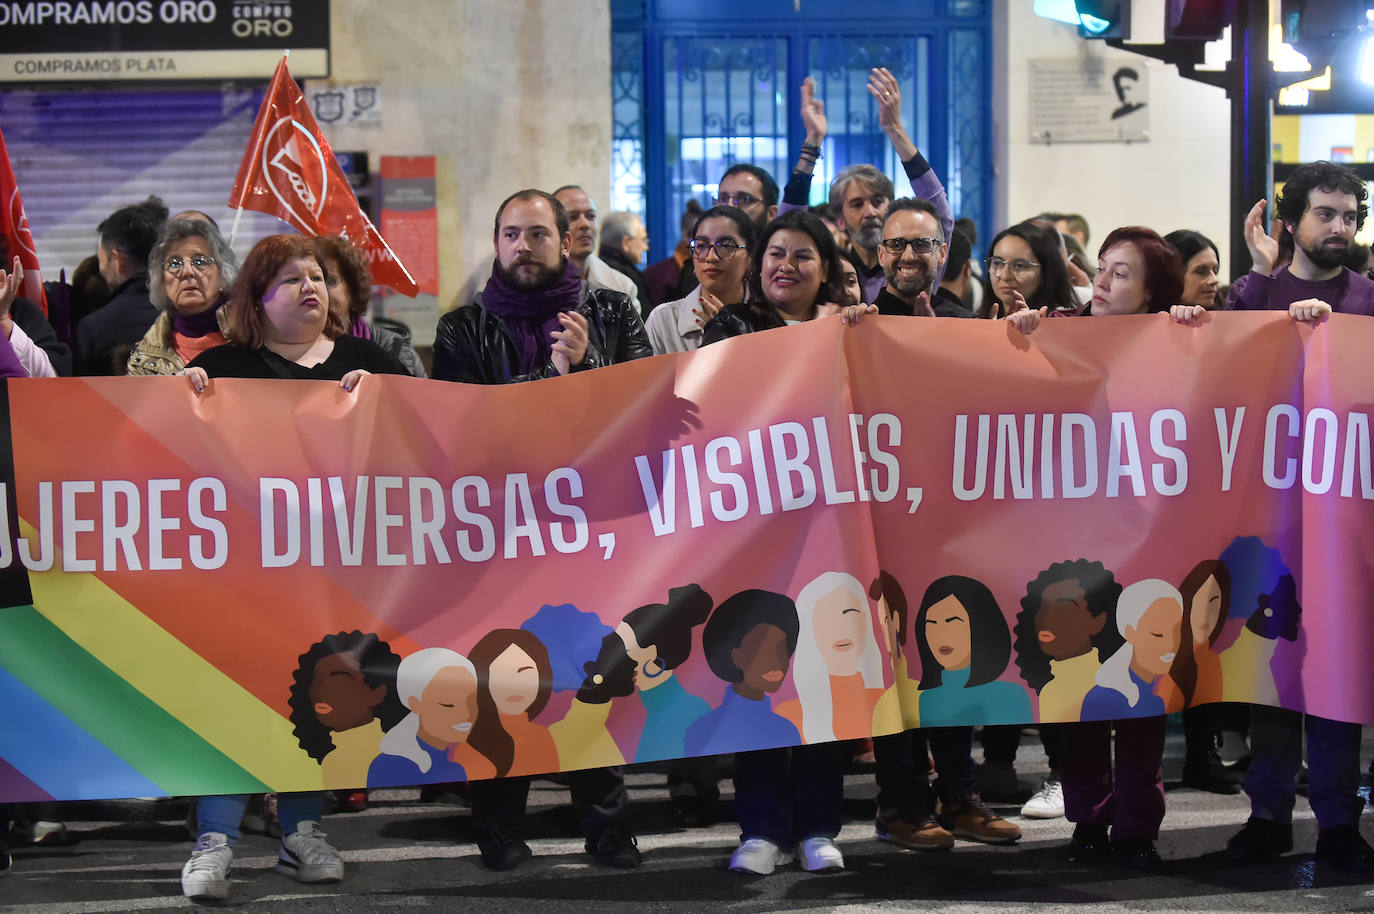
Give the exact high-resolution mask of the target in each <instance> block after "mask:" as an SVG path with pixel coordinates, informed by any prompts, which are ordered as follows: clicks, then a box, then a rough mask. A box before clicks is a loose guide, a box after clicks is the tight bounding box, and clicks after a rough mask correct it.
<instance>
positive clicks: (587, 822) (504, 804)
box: [468, 765, 629, 838]
mask: <svg viewBox="0 0 1374 914" xmlns="http://www.w3.org/2000/svg"><path fill="white" fill-rule="evenodd" d="M566 777H567V779H568V789H569V790H570V791H571V792H572V802H573V808H574V809H576V810H577V815H578V819H579V821H580V823H581V827H582V834H584V835H586V836H587V837H589V838H592V837H595V836H597V835H599V834H600V833H601V831H602V830H603V829H605V828H606V827H607V826H609V825H614V824H615V823H617V822H619V821H620V820H621V819H622V818H624V816H625V809H626V807H627V806H628V805H629V795H628V794H627V793H626V792H625V769H624V768H623V767H621V766H619V765H616V766H614V767H610V768H584V769H582V770H581V771H569V772H567V775H566ZM530 780H531V779H530V778H528V777H517V778H494V779H492V780H489V781H473V782H472V783H471V784H470V785H469V787H468V798H469V799H470V800H472V818H473V820H474V821H475V822H476V824H477V827H478V828H490V827H492V826H495V825H514V824H515V822H516V821H517V820H518V819H520V817H522V816H523V815H524V814H525V803H526V802H527V801H528V800H529V795H530Z"/></svg>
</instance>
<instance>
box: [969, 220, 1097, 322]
mask: <svg viewBox="0 0 1374 914" xmlns="http://www.w3.org/2000/svg"><path fill="white" fill-rule="evenodd" d="M1060 244H1061V242H1060V240H1059V233H1058V232H1057V231H1055V230H1054V229H1053V228H1047V227H1045V226H1044V225H1041V224H1040V223H1038V222H1030V221H1027V222H1019V223H1017V224H1016V225H1013V226H1011V227H1010V228H1005V229H1003V230H1002V231H1000V232H998V233H997V236H996V237H995V238H993V239H992V247H991V251H992V253H991V254H990V255H989V256H988V259H987V268H988V274H987V275H988V288H989V291H990V292H991V295H989V296H987V302H986V303H985V305H984V307H983V312H982V314H981V315H979V316H980V317H990V318H998V317H1006V316H1008V315H1010V314H1013V313H1015V312H1017V311H1020V310H1022V309H1023V308H1029V309H1030V310H1031V311H1039V310H1040V309H1041V308H1044V309H1045V311H1046V313H1047V314H1053V313H1054V312H1056V311H1066V312H1070V313H1072V312H1074V311H1077V310H1078V308H1079V304H1078V296H1077V295H1076V294H1075V293H1074V291H1073V282H1072V281H1071V280H1070V279H1069V270H1068V267H1067V266H1065V264H1064V252H1063V250H1062V248H1061V247H1060Z"/></svg>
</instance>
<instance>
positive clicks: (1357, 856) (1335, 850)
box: [1317, 825, 1374, 873]
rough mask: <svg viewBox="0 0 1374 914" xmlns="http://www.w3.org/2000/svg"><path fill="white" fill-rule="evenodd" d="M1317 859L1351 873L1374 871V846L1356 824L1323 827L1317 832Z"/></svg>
mask: <svg viewBox="0 0 1374 914" xmlns="http://www.w3.org/2000/svg"><path fill="white" fill-rule="evenodd" d="M1317 860H1319V861H1321V862H1322V863H1329V864H1331V865H1332V866H1334V867H1336V868H1337V869H1341V870H1345V871H1347V872H1351V873H1368V872H1371V871H1374V848H1372V847H1370V846H1369V842H1368V841H1366V840H1365V839H1364V838H1362V837H1361V836H1360V830H1359V828H1358V827H1356V826H1354V825H1337V826H1335V827H1334V828H1323V829H1322V830H1321V831H1320V832H1318V833H1317Z"/></svg>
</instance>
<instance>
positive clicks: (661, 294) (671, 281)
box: [641, 200, 702, 309]
mask: <svg viewBox="0 0 1374 914" xmlns="http://www.w3.org/2000/svg"><path fill="white" fill-rule="evenodd" d="M701 211H702V206H701V204H700V203H698V202H697V201H696V200H688V201H687V205H686V207H685V208H684V209H683V211H682V219H681V220H680V222H679V229H678V231H679V232H680V233H681V234H680V236H679V238H678V242H677V244H676V245H674V247H673V253H672V254H670V255H668V256H667V257H665V258H663V259H662V260H658V261H655V262H653V263H651V264H649V266H648V267H646V268H645V270H644V285H645V287H646V288H647V289H648V290H649V301H648V305H647V306H648V307H649V308H651V309H652V308H656V307H658V306H659V305H661V304H663V303H664V302H666V301H674V300H676V299H679V298H681V297H683V296H684V295H686V294H687V293H688V292H690V291H691V290H692V286H694V285H695V284H690V285H689V286H688V288H687V289H682V281H683V279H682V274H683V269H684V268H685V267H686V266H687V265H688V264H689V263H690V261H691V259H692V252H691V251H690V250H689V248H688V241H689V239H690V238H691V237H692V229H693V228H694V227H695V226H696V224H697V220H698V219H700V218H701ZM679 290H681V291H679ZM641 304H644V303H643V302H641Z"/></svg>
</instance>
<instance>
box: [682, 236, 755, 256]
mask: <svg viewBox="0 0 1374 914" xmlns="http://www.w3.org/2000/svg"><path fill="white" fill-rule="evenodd" d="M687 246H688V247H689V248H691V249H692V257H694V258H695V259H697V260H705V259H706V258H707V256H708V255H710V253H711V251H713V250H714V251H715V252H716V256H717V257H718V258H720V259H721V260H726V259H728V258H730V257H733V256H734V255H735V253H736V252H737V251H742V250H744V245H742V244H740V243H738V242H736V241H731V240H730V239H729V238H726V239H725V240H723V241H717V242H714V243H712V242H710V241H707V240H706V239H704V238H693V239H692V240H691V241H689V242H687Z"/></svg>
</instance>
